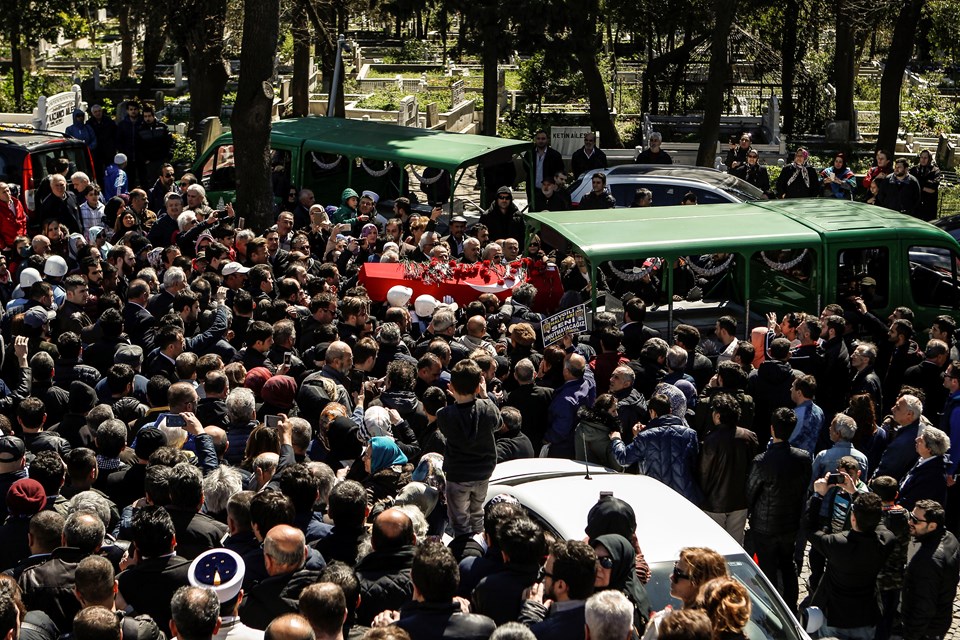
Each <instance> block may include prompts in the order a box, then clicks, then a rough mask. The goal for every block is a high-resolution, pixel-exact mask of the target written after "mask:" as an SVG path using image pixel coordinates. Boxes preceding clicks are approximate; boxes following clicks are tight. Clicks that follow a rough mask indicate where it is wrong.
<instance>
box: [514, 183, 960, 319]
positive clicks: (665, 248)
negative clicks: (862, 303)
mask: <svg viewBox="0 0 960 640" xmlns="http://www.w3.org/2000/svg"><path fill="white" fill-rule="evenodd" d="M527 221H528V225H529V226H530V227H531V230H532V231H535V232H542V231H544V230H545V229H549V230H550V233H549V235H553V234H559V236H562V237H563V238H564V239H566V240H567V241H568V242H569V243H570V244H571V245H573V247H575V248H576V250H578V251H579V252H580V253H582V254H583V255H584V257H585V258H586V259H587V260H588V261H589V264H590V268H591V282H596V281H597V269H598V268H601V266H603V268H604V271H605V272H607V273H608V275H612V279H613V280H614V281H617V280H618V279H622V280H624V281H629V280H631V279H635V278H640V277H642V275H643V272H644V271H645V270H647V269H649V265H650V264H658V261H657V260H650V259H651V258H659V259H662V268H660V269H658V271H657V275H659V277H660V279H661V288H662V293H663V295H662V297H661V302H662V306H661V307H660V308H659V309H658V310H655V314H654V317H655V318H656V317H657V316H658V315H659V316H660V318H659V319H660V322H659V323H656V322H655V323H654V325H655V326H656V325H657V324H659V325H660V326H661V327H665V328H666V329H667V330H668V331H672V327H673V325H674V324H677V323H681V322H683V323H687V324H694V325H696V326H709V327H710V328H712V327H713V320H715V319H716V318H717V317H719V315H724V314H729V315H734V316H735V317H736V316H739V318H740V319H741V321H743V323H744V324H743V325H741V326H744V327H745V330H746V331H749V327H753V326H758V325H762V324H764V323H765V319H764V318H763V314H766V313H767V312H770V311H775V312H777V313H778V314H780V313H782V312H785V311H805V312H808V313H819V312H820V310H821V309H822V308H823V307H824V306H825V305H826V304H828V303H831V302H838V303H841V304H843V303H844V302H846V301H847V300H848V299H849V298H852V297H854V296H858V295H861V294H862V293H863V292H862V291H861V290H860V287H861V283H862V282H863V281H864V279H865V278H872V279H873V280H874V281H875V282H876V285H875V290H873V291H871V292H869V293H868V295H867V296H864V297H865V298H867V300H868V306H869V307H870V309H871V312H872V313H874V314H875V315H877V316H878V317H880V318H883V319H885V318H887V316H888V315H889V314H890V313H891V312H892V311H893V309H894V308H896V307H898V306H901V305H902V306H907V307H910V308H911V309H913V310H914V312H915V314H916V321H915V325H916V326H915V328H916V329H917V330H918V331H920V330H923V329H926V328H928V327H929V326H930V323H931V322H932V320H934V319H935V318H936V317H937V316H938V315H942V314H947V315H951V316H954V317H955V318H957V319H958V320H960V281H958V277H957V275H958V274H957V271H958V265H960V244H958V243H957V241H956V240H955V239H954V238H953V237H951V236H950V235H949V234H948V233H946V232H944V231H942V230H940V229H938V228H937V227H935V226H933V225H931V224H928V223H926V222H922V221H920V220H917V219H915V218H911V217H909V216H906V215H902V214H900V213H896V212H893V211H890V210H887V209H883V208H880V207H875V206H870V205H866V204H861V203H855V202H844V201H840V200H833V199H819V198H817V199H807V200H778V201H759V202H750V203H742V204H715V205H710V206H685V207H684V206H677V207H664V208H658V209H649V208H648V209H608V210H603V211H570V212H537V213H530V214H527ZM705 256H710V258H706V259H704V258H703V257H705ZM679 260H682V261H686V263H687V264H688V265H691V267H693V265H695V266H696V267H695V268H696V270H697V277H698V279H699V282H700V283H702V285H701V288H702V296H700V297H699V299H697V300H694V301H690V300H688V299H680V300H677V299H676V298H675V296H674V293H675V291H674V287H675V284H676V283H675V279H676V278H675V269H674V267H676V265H677V264H678V262H677V261H679ZM644 263H646V264H647V266H646V267H644V266H642V265H644ZM677 273H679V271H678V272H677ZM867 282H868V283H869V280H867ZM614 284H616V282H614V283H611V288H613V285H614ZM620 284H621V285H624V286H626V288H629V287H630V284H629V282H626V283H624V282H621V283H620ZM600 302H602V300H601V301H600ZM592 303H593V306H594V308H595V309H596V307H597V304H598V301H597V295H596V288H594V290H593V300H592ZM664 312H665V313H664ZM664 316H665V317H664ZM658 328H660V327H658Z"/></svg>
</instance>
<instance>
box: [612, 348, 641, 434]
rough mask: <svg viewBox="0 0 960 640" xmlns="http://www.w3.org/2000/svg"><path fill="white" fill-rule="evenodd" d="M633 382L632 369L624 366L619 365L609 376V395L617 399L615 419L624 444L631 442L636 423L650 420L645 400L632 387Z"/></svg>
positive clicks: (634, 377)
mask: <svg viewBox="0 0 960 640" xmlns="http://www.w3.org/2000/svg"><path fill="white" fill-rule="evenodd" d="M635 380H636V375H635V374H634V373H633V369H631V368H630V367H628V366H626V365H620V366H619V367H617V368H616V369H614V370H613V373H612V374H611V375H610V393H611V394H613V397H614V398H616V399H617V417H618V418H620V429H621V432H622V433H623V438H624V440H623V441H624V443H625V444H630V442H631V441H632V440H633V427H634V426H635V425H636V424H637V423H638V422H642V423H646V422H647V421H649V420H650V414H649V413H648V412H647V400H646V398H644V397H643V394H641V393H640V392H639V391H637V390H636V389H635V388H634V387H633V383H634V381H635Z"/></svg>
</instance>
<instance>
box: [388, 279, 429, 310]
mask: <svg viewBox="0 0 960 640" xmlns="http://www.w3.org/2000/svg"><path fill="white" fill-rule="evenodd" d="M412 297H413V289H411V288H410V287H405V286H403V285H402V284H398V285H394V286H392V287H390V290H389V291H387V304H389V305H390V306H391V307H403V308H406V307H407V303H408V302H410V298H412ZM421 297H422V296H421ZM427 297H428V298H433V296H427Z"/></svg>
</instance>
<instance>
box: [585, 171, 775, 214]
mask: <svg viewBox="0 0 960 640" xmlns="http://www.w3.org/2000/svg"><path fill="white" fill-rule="evenodd" d="M598 172H599V173H605V174H606V175H607V189H608V190H609V191H610V193H611V194H612V195H613V197H614V199H615V200H616V201H617V206H618V207H629V206H630V205H631V204H632V203H633V200H634V198H635V197H636V194H637V189H641V188H643V189H649V190H650V191H651V192H652V193H653V206H655V207H661V206H671V205H678V204H680V200H682V199H683V196H684V195H686V193H687V192H693V193H694V194H695V195H696V196H697V203H698V204H720V203H724V202H752V201H755V200H761V199H763V193H762V192H761V191H760V190H759V189H757V188H756V187H754V186H753V185H752V184H750V183H748V182H746V181H744V180H741V179H740V178H738V177H736V176H732V175H730V174H729V173H723V172H722V171H717V170H716V169H709V168H705V167H690V166H686V165H663V164H623V165H619V166H616V167H611V168H610V169H598V170H596V171H588V172H586V173H585V174H583V175H582V176H580V177H579V178H577V179H576V180H575V181H574V182H573V184H571V185H570V200H571V202H572V203H573V206H574V207H577V206H579V204H580V199H581V198H583V196H585V195H586V194H587V192H588V191H590V189H591V188H592V184H591V181H590V176H592V175H593V174H594V173H598Z"/></svg>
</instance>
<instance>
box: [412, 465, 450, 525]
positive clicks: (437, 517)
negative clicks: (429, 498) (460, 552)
mask: <svg viewBox="0 0 960 640" xmlns="http://www.w3.org/2000/svg"><path fill="white" fill-rule="evenodd" d="M410 478H411V480H412V481H413V482H422V483H423V484H425V485H427V486H428V487H432V488H434V489H436V490H437V505H436V506H435V507H434V509H433V510H432V511H431V512H430V514H429V515H428V516H427V526H428V529H427V533H428V534H429V535H432V536H441V535H443V532H444V530H445V529H446V526H447V498H446V486H447V477H446V475H445V474H444V473H443V456H442V455H440V454H439V453H425V454H423V456H421V458H420V462H419V463H418V464H417V467H416V469H414V470H413V474H412V475H411V477H410Z"/></svg>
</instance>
